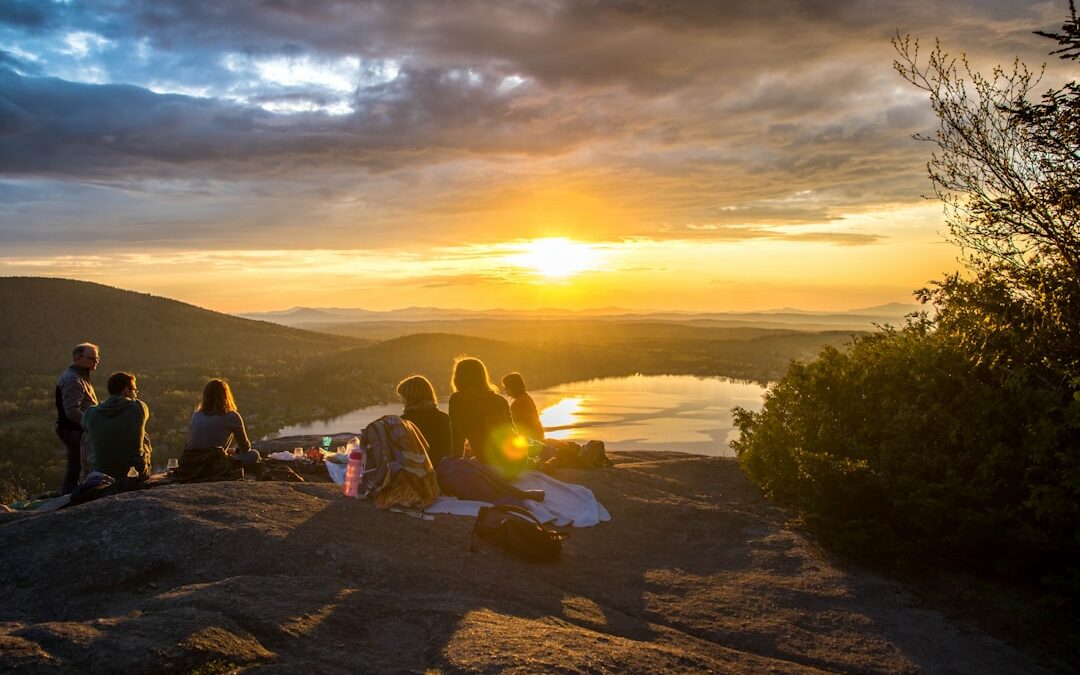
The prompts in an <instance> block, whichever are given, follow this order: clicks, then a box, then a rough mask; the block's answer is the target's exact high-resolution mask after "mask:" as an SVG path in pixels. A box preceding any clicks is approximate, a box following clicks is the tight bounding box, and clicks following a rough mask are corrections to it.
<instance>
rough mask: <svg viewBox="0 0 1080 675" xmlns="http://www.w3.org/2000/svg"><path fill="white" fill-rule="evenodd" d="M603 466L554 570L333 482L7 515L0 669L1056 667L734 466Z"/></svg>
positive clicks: (568, 473)
mask: <svg viewBox="0 0 1080 675" xmlns="http://www.w3.org/2000/svg"><path fill="white" fill-rule="evenodd" d="M613 458H614V460H615V462H616V466H615V467H613V468H611V469H605V470H598V471H587V470H564V471H562V472H561V473H559V474H558V477H559V478H561V479H563V480H567V481H570V482H576V483H581V484H584V485H585V486H587V487H589V488H590V489H592V490H593V492H594V493H595V494H596V496H597V497H598V499H600V501H601V502H602V503H603V504H604V505H605V506H606V507H607V509H608V511H610V513H611V515H612V520H611V522H609V523H604V524H601V525H599V526H597V527H594V528H589V529H580V530H574V531H572V532H571V534H570V537H569V539H568V540H567V541H566V543H565V545H564V546H565V548H564V556H563V559H562V561H560V562H559V563H557V564H555V565H550V566H544V565H534V564H528V563H523V562H519V561H517V560H515V559H512V558H508V557H507V556H505V555H503V554H502V553H501V552H499V551H498V550H495V549H492V548H489V547H487V546H483V547H481V548H480V550H479V551H477V552H476V553H470V552H469V551H468V540H469V531H470V528H471V526H472V519H471V518H461V517H453V516H436V519H435V520H434V521H431V522H426V521H420V520H415V519H412V518H407V517H405V516H401V515H398V514H393V513H380V512H377V511H375V510H374V508H373V507H372V505H371V504H370V503H367V502H359V501H356V500H348V499H345V498H343V497H341V496H340V493H339V491H338V489H337V488H336V487H334V486H331V485H326V484H308V483H305V484H284V483H249V482H236V483H212V484H202V485H187V486H180V485H176V486H167V487H162V488H157V489H153V490H147V491H144V492H140V493H131V494H126V495H120V496H118V497H110V498H105V499H102V500H99V501H96V502H92V503H90V504H86V505H82V506H78V507H73V508H70V509H66V510H63V511H59V512H56V513H43V514H6V515H5V514H0V549H2V550H4V551H5V564H4V565H3V566H0V585H2V587H3V588H4V589H5V596H4V602H3V603H0V670H2V671H4V672H12V673H52V672H57V673H59V672H84V673H105V672H202V673H210V672H214V673H226V672H229V673H232V672H242V671H243V672H246V671H247V670H249V669H255V668H260V669H265V670H266V671H268V672H279V673H294V672H323V673H325V672H330V673H348V672H372V671H374V672H502V671H513V672H523V673H535V672H590V673H605V672H642V673H645V672H650V673H661V672H705V671H712V672H774V673H813V672H826V671H827V672H875V673H916V672H937V673H945V672H947V673H979V674H982V673H987V672H993V673H1039V672H1052V671H1055V670H1060V671H1064V670H1066V669H1067V668H1068V664H1067V663H1063V662H1061V661H1054V660H1051V659H1050V657H1045V656H1040V655H1038V654H1037V653H1036V654H1032V653H1025V652H1024V651H1021V650H1019V649H1017V648H1016V647H1014V646H1010V645H1009V644H1006V643H1005V642H1003V641H1002V640H1001V639H999V638H996V637H992V636H991V635H988V634H987V633H985V632H983V631H982V630H980V629H979V628H978V627H976V626H973V625H971V624H964V623H959V622H958V621H957V620H954V619H950V618H948V617H947V616H946V615H945V614H943V612H942V611H941V609H940V608H938V607H935V606H932V605H927V604H926V603H925V602H924V601H920V600H918V599H917V598H916V596H915V595H914V594H913V593H912V591H911V590H910V589H909V588H906V587H905V586H903V585H901V584H900V583H898V582H897V581H894V580H889V579H885V578H882V577H880V576H876V575H874V574H871V573H868V572H866V571H864V570H861V569H859V568H856V567H853V566H851V565H849V564H845V563H842V562H839V561H836V560H833V559H830V558H829V557H828V556H827V555H825V554H824V553H823V552H822V550H821V549H820V547H819V546H817V544H816V543H815V542H814V540H813V539H812V538H811V537H810V536H809V535H807V533H806V532H805V531H803V530H801V529H799V528H798V527H796V526H792V525H791V524H789V523H790V517H791V514H790V513H788V512H786V511H784V510H782V509H779V508H776V507H774V506H771V505H770V504H769V503H768V502H766V501H765V500H763V499H762V498H761V497H760V495H759V494H758V492H757V490H756V489H754V488H753V487H752V486H751V484H750V483H749V481H748V480H747V479H746V477H745V476H744V475H743V474H742V472H741V471H740V470H739V468H738V466H737V464H736V463H735V462H733V461H731V460H724V459H718V458H704V457H694V456H686V455H673V454H659V453H648V452H643V453H625V454H624V453H613ZM73 565H74V567H73ZM74 570H81V571H83V572H85V573H73V571H74ZM969 602H971V603H973V602H974V599H969ZM973 606H974V605H973ZM1043 623H1044V624H1046V625H1047V628H1048V635H1055V634H1056V633H1058V632H1060V631H1056V630H1055V629H1054V628H1053V626H1051V625H1050V622H1049V620H1045V621H1043ZM1063 644H1064V643H1063ZM1061 649H1062V650H1066V649H1068V647H1067V646H1062V647H1061Z"/></svg>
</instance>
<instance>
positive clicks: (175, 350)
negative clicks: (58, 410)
mask: <svg viewBox="0 0 1080 675" xmlns="http://www.w3.org/2000/svg"><path fill="white" fill-rule="evenodd" d="M0 316H3V317H4V320H3V321H2V322H0V344H2V345H4V352H5V354H4V358H3V359H0V373H3V372H5V371H8V372H13V371H15V370H16V369H17V370H18V372H22V373H26V372H41V371H45V372H52V371H56V373H57V374H59V372H60V370H62V369H63V367H64V366H66V365H67V364H68V363H70V362H71V348H72V347H73V346H74V345H76V344H78V343H80V342H94V343H96V344H98V345H100V346H101V351H102V369H103V370H104V371H106V372H111V371H113V370H119V369H130V370H143V371H145V370H146V369H152V368H167V367H170V366H174V365H178V364H203V365H204V366H205V367H207V368H208V369H209V368H212V367H214V366H215V365H240V364H245V363H252V364H271V363H274V362H278V361H287V360H289V359H296V358H300V357H304V356H312V355H316V354H322V353H327V352H333V351H337V350H341V349H345V348H348V347H352V346H356V345H358V344H362V343H359V342H357V341H356V340H352V339H349V338H345V337H341V336H333V335H327V334H323V333H313V332H309V331H304V330H298V329H295V328H287V327H283V326H281V325H278V324H276V323H268V322H263V321H252V320H250V319H243V318H239V317H235V316H231V315H228V314H221V313H219V312H213V311H210V310H207V309H202V308H200V307H196V306H194V305H189V304H186V303H183V302H178V301H176V300H170V299H168V298H161V297H156V296H153V295H149V294H147V293H137V292H134V291H125V290H121V289H118V288H113V287H110V286H104V285H101V284H95V283H90V282H87V281H73V280H70V279H51V278H41V277H0Z"/></svg>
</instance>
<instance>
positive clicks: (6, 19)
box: [0, 0, 53, 29]
mask: <svg viewBox="0 0 1080 675" xmlns="http://www.w3.org/2000/svg"><path fill="white" fill-rule="evenodd" d="M51 4H52V3H49V2H45V1H44V0H4V2H2V3H0V24H7V25H9V26H16V27H19V28H24V29H41V28H44V27H46V26H48V25H49V24H50V23H52V21H51V19H52V17H53V14H52V12H51V11H50V10H51V9H52V8H51V7H50V5H51Z"/></svg>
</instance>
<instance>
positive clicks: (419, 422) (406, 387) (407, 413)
mask: <svg viewBox="0 0 1080 675" xmlns="http://www.w3.org/2000/svg"><path fill="white" fill-rule="evenodd" d="M397 393H398V395H399V396H401V401H402V403H404V405H405V409H404V410H403V411H402V413H401V419H403V420H408V421H409V422H412V423H413V424H415V425H416V428H417V429H419V430H420V433H421V434H423V436H424V440H425V441H427V444H428V458H429V459H431V465H432V466H434V467H438V466H439V462H441V461H442V459H443V458H444V457H448V456H450V416H449V415H447V414H446V413H444V412H443V411H441V410H439V406H438V399H437V398H436V397H435V387H434V386H432V384H431V381H430V380H428V379H427V378H426V377H424V376H423V375H411V376H409V377H406V378H405V379H404V380H402V381H401V382H398V386H397Z"/></svg>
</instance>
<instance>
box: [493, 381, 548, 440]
mask: <svg viewBox="0 0 1080 675" xmlns="http://www.w3.org/2000/svg"><path fill="white" fill-rule="evenodd" d="M502 383H503V387H504V388H505V389H506V393H507V394H509V395H510V399H511V401H510V417H512V418H513V420H514V427H516V428H517V430H518V433H519V434H521V435H522V436H524V437H525V438H530V439H532V440H534V441H542V440H544V425H543V424H541V423H540V413H538V412H536V403H534V402H533V400H532V396H529V392H527V391H525V378H523V377H521V373H510V374H509V375H507V376H506V377H504V378H503V379H502Z"/></svg>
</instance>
